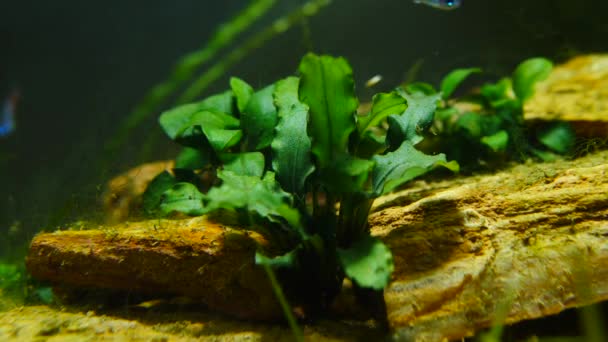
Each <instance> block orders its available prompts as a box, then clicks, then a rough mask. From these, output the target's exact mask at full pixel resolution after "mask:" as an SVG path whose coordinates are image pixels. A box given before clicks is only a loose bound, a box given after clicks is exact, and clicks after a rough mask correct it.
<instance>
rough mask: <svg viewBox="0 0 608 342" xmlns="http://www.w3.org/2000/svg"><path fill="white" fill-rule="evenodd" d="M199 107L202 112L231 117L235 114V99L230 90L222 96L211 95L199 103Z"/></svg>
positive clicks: (221, 94)
mask: <svg viewBox="0 0 608 342" xmlns="http://www.w3.org/2000/svg"><path fill="white" fill-rule="evenodd" d="M198 105H199V107H200V108H199V109H200V110H208V111H212V112H218V113H225V114H231V115H232V114H234V98H233V96H232V92H231V91H230V90H227V91H225V92H223V93H220V94H216V95H211V96H209V97H207V98H205V99H204V100H202V101H200V102H198Z"/></svg>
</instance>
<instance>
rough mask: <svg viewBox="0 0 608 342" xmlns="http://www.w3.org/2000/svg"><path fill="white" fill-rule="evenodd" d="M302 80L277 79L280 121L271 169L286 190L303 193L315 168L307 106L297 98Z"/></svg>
mask: <svg viewBox="0 0 608 342" xmlns="http://www.w3.org/2000/svg"><path fill="white" fill-rule="evenodd" d="M298 85H299V79H298V78H297V77H288V78H286V79H284V80H281V81H279V82H277V84H276V89H275V92H274V99H275V104H276V106H277V109H278V115H279V123H278V124H277V127H276V135H275V137H274V140H273V141H272V144H271V147H272V153H273V158H272V168H273V169H274V171H275V172H276V177H277V180H278V181H279V183H281V186H282V187H283V189H285V190H286V191H287V192H291V193H302V192H303V191H304V184H305V182H306V178H307V177H308V176H309V175H310V174H311V173H312V172H313V171H314V169H315V167H314V165H313V164H312V161H311V157H312V156H311V153H310V146H311V142H310V138H309V137H308V133H307V132H306V129H307V127H308V126H307V125H308V123H307V121H308V106H306V105H305V104H303V103H302V102H300V100H299V99H298Z"/></svg>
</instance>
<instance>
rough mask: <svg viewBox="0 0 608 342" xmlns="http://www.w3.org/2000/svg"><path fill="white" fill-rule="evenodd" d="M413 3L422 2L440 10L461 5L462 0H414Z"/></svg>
mask: <svg viewBox="0 0 608 342" xmlns="http://www.w3.org/2000/svg"><path fill="white" fill-rule="evenodd" d="M414 3H415V4H423V5H427V6H431V7H433V8H437V9H441V10H453V9H456V8H458V7H460V5H462V0H414Z"/></svg>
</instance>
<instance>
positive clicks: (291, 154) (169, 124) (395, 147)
mask: <svg viewBox="0 0 608 342" xmlns="http://www.w3.org/2000/svg"><path fill="white" fill-rule="evenodd" d="M230 86H231V90H229V91H226V92H224V93H221V94H217V95H213V96H210V97H208V98H206V99H204V100H202V101H199V102H195V103H190V104H186V105H182V106H179V107H177V108H174V109H171V110H169V111H166V112H164V113H163V114H162V115H161V117H160V119H159V121H160V125H161V126H162V128H163V130H164V131H165V133H166V134H167V135H168V136H169V137H170V138H171V139H173V140H174V141H176V142H177V143H179V144H181V145H183V146H184V147H185V148H184V150H183V151H182V152H181V154H180V155H179V156H178V157H177V158H176V163H175V169H174V172H173V174H170V173H168V172H164V173H162V174H160V175H158V176H157V177H156V178H155V179H154V180H153V182H152V183H151V184H150V185H149V187H148V189H147V191H146V193H145V194H144V202H143V203H144V209H145V210H146V211H147V212H148V213H149V214H161V215H167V214H170V213H173V212H181V213H185V214H188V215H203V214H208V213H212V212H216V211H224V212H232V213H233V214H234V215H236V216H237V217H239V218H240V220H241V222H242V223H244V225H245V226H246V227H249V229H254V230H257V231H259V232H260V233H262V234H263V235H264V236H265V237H266V238H267V239H268V241H269V242H270V243H271V245H272V246H273V249H274V250H278V251H280V253H278V254H275V255H265V254H264V253H263V252H262V251H260V252H258V253H257V255H256V263H258V264H262V265H265V266H270V267H271V268H272V269H274V270H275V271H277V272H278V274H280V275H281V280H282V282H283V285H284V288H285V289H286V292H287V293H289V294H290V298H292V299H295V300H296V301H301V302H302V303H309V304H311V303H314V304H312V305H311V306H309V307H312V308H313V309H319V308H324V307H326V306H327V305H328V304H329V303H330V302H331V300H332V299H333V298H334V297H335V295H336V294H337V293H338V292H339V291H340V288H341V285H342V280H343V278H344V277H345V276H346V277H348V278H350V279H351V280H352V281H353V282H354V284H356V285H357V286H358V287H361V288H369V289H373V290H381V289H383V288H384V287H385V286H386V285H387V283H388V281H389V279H390V276H391V273H392V271H393V260H392V255H391V252H390V250H389V249H388V248H387V246H385V245H384V244H383V243H382V242H381V241H380V240H378V239H376V238H374V237H372V236H371V235H370V232H369V228H368V226H367V217H368V214H369V212H370V208H371V205H372V203H373V201H374V198H376V197H378V196H381V195H383V194H385V193H388V192H390V191H392V190H393V189H395V188H396V187H398V186H400V185H402V184H404V183H406V182H408V181H410V180H412V179H413V178H415V177H417V176H420V175H422V174H424V173H426V172H427V171H429V170H431V169H433V168H435V167H437V166H444V167H447V168H449V169H451V170H455V171H456V170H457V169H458V165H457V164H456V163H454V162H447V161H446V159H445V156H444V155H443V154H437V155H426V154H424V153H422V152H420V151H418V150H417V149H416V148H415V145H416V144H417V143H419V142H420V141H421V140H422V139H423V136H422V134H423V132H424V130H425V129H426V128H428V127H429V126H430V125H431V123H432V122H433V115H434V113H435V110H436V107H437V104H438V102H439V100H440V96H439V95H438V94H433V95H425V94H410V93H408V92H406V91H395V92H392V93H389V94H380V95H378V96H377V97H376V98H375V101H374V104H373V106H372V109H371V111H370V113H368V114H367V115H364V116H358V115H357V108H358V100H357V98H356V96H355V91H354V81H353V76H352V70H351V67H350V66H349V64H348V62H347V61H346V60H345V59H343V58H334V57H330V56H318V55H315V54H308V55H306V56H305V57H304V58H303V59H302V61H301V63H300V66H299V76H298V77H296V76H292V77H287V78H285V79H282V80H279V81H278V82H276V83H273V84H271V85H269V86H266V87H264V88H262V89H259V90H257V91H256V90H254V89H253V88H252V87H251V86H250V85H248V84H247V83H246V82H245V81H243V80H241V79H238V78H232V79H231V81H230ZM386 120H387V121H388V130H387V131H386V132H384V133H382V131H381V130H378V126H379V125H381V124H382V123H383V122H385V121H386Z"/></svg>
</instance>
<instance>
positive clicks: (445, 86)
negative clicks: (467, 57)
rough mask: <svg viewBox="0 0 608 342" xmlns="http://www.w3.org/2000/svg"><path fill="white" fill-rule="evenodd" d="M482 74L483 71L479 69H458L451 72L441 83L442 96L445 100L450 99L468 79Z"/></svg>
mask: <svg viewBox="0 0 608 342" xmlns="http://www.w3.org/2000/svg"><path fill="white" fill-rule="evenodd" d="M480 72H481V69H479V68H467V69H456V70H454V71H452V72H450V73H449V74H447V76H445V77H444V78H443V80H442V81H441V96H442V97H443V98H444V99H448V98H450V96H452V94H453V93H454V90H456V88H458V86H459V85H460V84H461V83H462V82H464V80H466V79H467V77H469V76H470V75H472V74H475V73H480Z"/></svg>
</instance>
